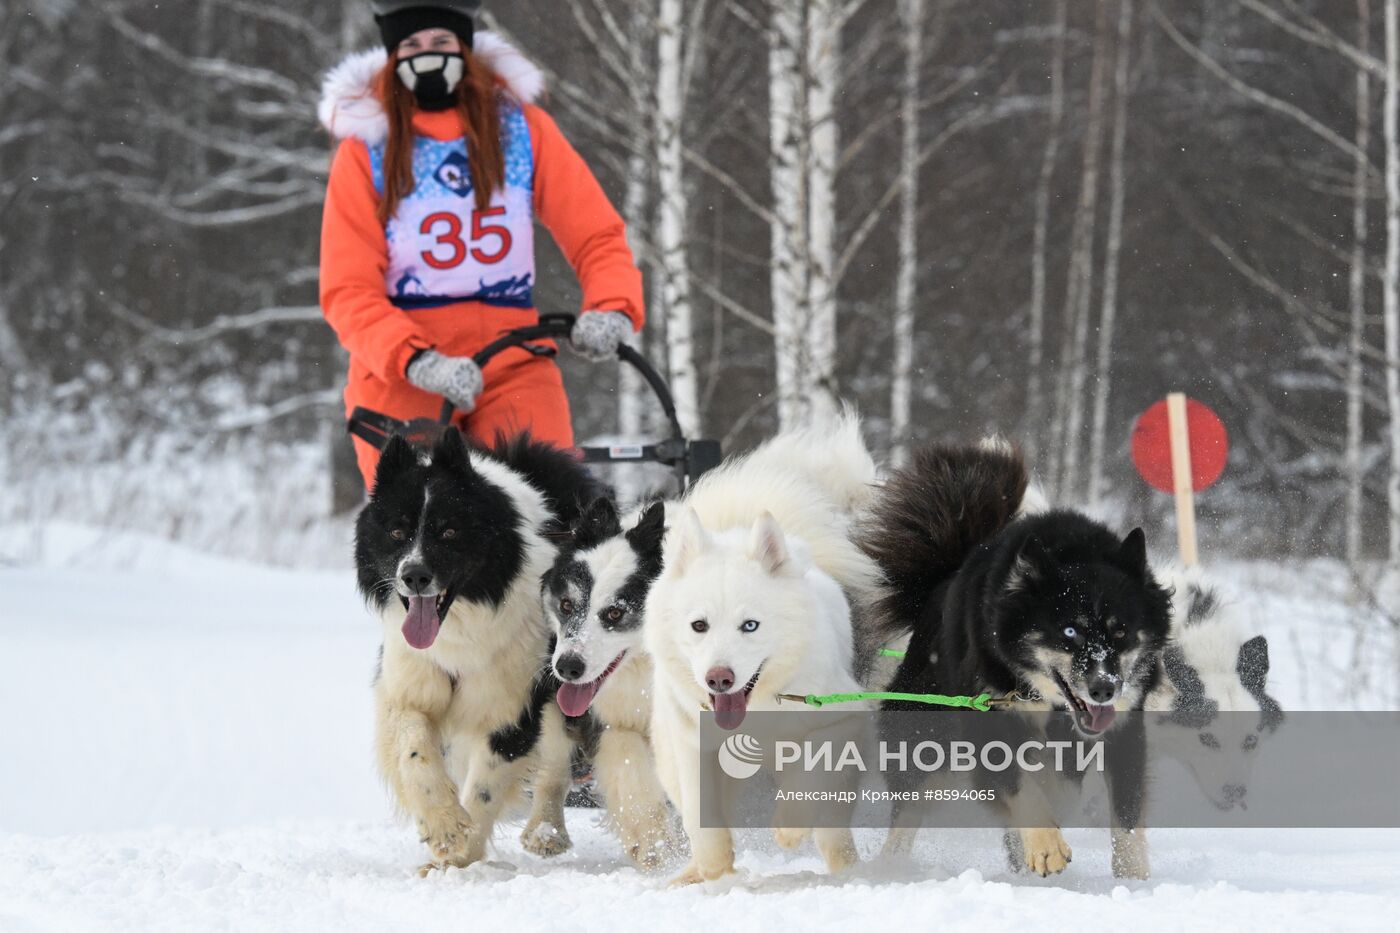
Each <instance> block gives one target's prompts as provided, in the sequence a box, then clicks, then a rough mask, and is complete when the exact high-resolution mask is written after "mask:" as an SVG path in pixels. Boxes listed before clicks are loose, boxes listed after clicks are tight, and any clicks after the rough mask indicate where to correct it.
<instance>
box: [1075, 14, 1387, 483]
mask: <svg viewBox="0 0 1400 933" xmlns="http://www.w3.org/2000/svg"><path fill="white" fill-rule="evenodd" d="M1362 2H1365V0H1362ZM1132 35H1133V0H1119V6H1118V50H1117V59H1116V62H1115V64H1114V70H1113V141H1112V143H1111V144H1110V145H1111V147H1112V149H1111V153H1110V155H1109V169H1108V171H1109V182H1108V184H1109V207H1108V245H1107V247H1106V254H1105V256H1104V271H1103V309H1102V311H1101V312H1100V315H1099V345H1098V357H1097V360H1096V365H1095V372H1096V373H1097V375H1098V382H1097V383H1095V385H1094V422H1093V428H1092V434H1091V436H1090V442H1089V503H1090V504H1091V505H1097V504H1098V503H1099V501H1100V499H1101V498H1102V496H1103V485H1104V455H1105V451H1106V448H1107V446H1108V401H1109V393H1110V391H1111V388H1112V385H1113V334H1114V329H1115V326H1116V323H1117V320H1118V267H1119V257H1120V255H1121V254H1122V251H1123V200H1124V196H1125V192H1124V188H1125V179H1124V176H1125V174H1126V167H1125V165H1124V160H1123V151H1124V149H1125V148H1126V146H1127V139H1128V94H1129V90H1130V89H1129V66H1130V59H1131V53H1132Z"/></svg>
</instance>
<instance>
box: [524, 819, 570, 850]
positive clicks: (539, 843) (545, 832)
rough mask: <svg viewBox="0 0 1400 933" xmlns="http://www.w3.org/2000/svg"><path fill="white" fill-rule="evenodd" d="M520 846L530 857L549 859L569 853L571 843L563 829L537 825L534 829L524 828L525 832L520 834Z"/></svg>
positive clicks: (551, 824) (549, 825)
mask: <svg viewBox="0 0 1400 933" xmlns="http://www.w3.org/2000/svg"><path fill="white" fill-rule="evenodd" d="M520 844H521V845H522V846H524V847H525V851H526V852H529V853H530V854H531V855H537V856H539V857H540V858H551V857H553V856H555V855H562V854H563V853H565V852H567V851H569V847H570V846H572V845H573V842H572V841H571V840H570V839H569V833H568V831H567V830H565V829H564V827H562V826H555V825H554V824H553V823H538V824H536V825H535V826H534V827H529V826H527V827H525V831H524V832H523V833H521V834H520Z"/></svg>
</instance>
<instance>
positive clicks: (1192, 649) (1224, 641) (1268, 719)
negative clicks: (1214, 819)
mask: <svg viewBox="0 0 1400 933" xmlns="http://www.w3.org/2000/svg"><path fill="white" fill-rule="evenodd" d="M1165 578H1166V579H1168V580H1170V581H1171V582H1172V585H1173V590H1174V595H1173V597H1172V604H1173V613H1172V614H1173V619H1172V637H1171V643H1170V645H1168V647H1167V650H1166V651H1165V652H1164V653H1163V655H1162V673H1163V676H1162V677H1161V678H1160V680H1159V682H1158V684H1157V686H1156V688H1155V689H1154V690H1153V691H1152V693H1151V694H1150V695H1149V696H1148V698H1147V709H1148V710H1150V711H1153V712H1162V713H1166V714H1168V715H1166V716H1164V717H1162V718H1161V720H1160V721H1158V722H1156V723H1154V726H1155V728H1154V733H1153V747H1152V751H1153V753H1154V754H1160V755H1163V756H1166V757H1170V758H1176V759H1177V760H1179V761H1182V762H1184V763H1186V765H1187V767H1188V768H1189V769H1190V771H1191V775H1192V777H1194V778H1195V779H1196V783H1197V784H1198V785H1199V786H1200V789H1201V792H1202V793H1204V794H1205V795H1206V796H1207V797H1209V798H1210V800H1211V802H1212V803H1214V804H1215V805H1216V806H1217V807H1219V808H1220V809H1222V810H1231V809H1234V808H1235V807H1244V806H1246V799H1247V795H1248V791H1249V779H1250V775H1251V772H1252V770H1253V767H1254V761H1255V759H1256V758H1257V756H1258V750H1259V746H1260V745H1261V744H1262V743H1263V742H1265V741H1266V740H1267V739H1268V738H1269V737H1270V736H1271V735H1272V734H1273V733H1274V731H1275V730H1276V729H1277V728H1278V727H1279V725H1280V724H1281V723H1282V722H1283V707H1282V706H1280V705H1279V702H1278V701H1277V700H1276V699H1274V698H1273V697H1272V696H1271V695H1270V694H1269V692H1268V689H1267V688H1268V680H1269V642H1268V640H1267V639H1266V638H1265V637H1264V636H1263V635H1255V636H1253V637H1250V636H1249V635H1247V634H1246V633H1247V631H1248V625H1247V624H1246V620H1245V619H1243V618H1242V617H1241V616H1242V613H1241V611H1240V608H1241V607H1240V604H1239V603H1238V602H1236V601H1235V600H1234V599H1232V598H1231V596H1230V595H1229V594H1228V593H1227V592H1225V591H1223V590H1221V589H1220V587H1219V586H1218V585H1215V584H1212V583H1210V582H1207V581H1206V579H1205V577H1204V576H1203V574H1202V573H1201V571H1200V569H1199V568H1194V567H1193V568H1183V567H1172V568H1169V569H1168V570H1167V572H1166V573H1165ZM1231 714H1238V715H1231Z"/></svg>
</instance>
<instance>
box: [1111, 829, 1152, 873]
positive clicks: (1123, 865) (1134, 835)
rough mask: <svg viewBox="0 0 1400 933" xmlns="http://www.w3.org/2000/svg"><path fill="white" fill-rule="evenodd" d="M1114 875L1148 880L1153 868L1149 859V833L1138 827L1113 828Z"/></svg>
mask: <svg viewBox="0 0 1400 933" xmlns="http://www.w3.org/2000/svg"><path fill="white" fill-rule="evenodd" d="M1112 863H1113V877H1115V878H1133V879H1136V880H1137V881H1146V880H1147V877H1148V875H1149V874H1151V870H1150V869H1149V867H1148V861H1147V834H1146V831H1145V830H1143V829H1141V828H1138V829H1136V830H1133V831H1131V832H1129V831H1128V830H1122V829H1115V830H1113V857H1112Z"/></svg>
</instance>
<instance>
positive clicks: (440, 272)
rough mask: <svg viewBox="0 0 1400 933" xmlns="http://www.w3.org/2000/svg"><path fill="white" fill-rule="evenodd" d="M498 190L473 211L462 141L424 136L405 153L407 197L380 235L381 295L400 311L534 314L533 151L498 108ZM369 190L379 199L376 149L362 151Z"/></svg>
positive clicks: (380, 161)
mask: <svg viewBox="0 0 1400 933" xmlns="http://www.w3.org/2000/svg"><path fill="white" fill-rule="evenodd" d="M501 144H502V147H503V149H504V150H505V157H506V184H505V190H504V191H497V192H496V193H495V194H494V195H493V196H492V199H491V206H490V207H488V208H487V209H485V210H479V209H478V208H477V206H476V188H475V186H474V185H473V183H472V177H471V167H470V163H469V162H468V159H467V148H466V141H465V140H464V139H456V140H451V141H448V142H443V141H440V140H436V139H430V138H428V137H424V136H418V137H415V140H414V145H413V179H414V190H413V193H412V194H410V195H408V196H407V197H406V198H404V199H403V201H402V202H401V203H400V204H399V209H398V211H397V213H396V214H395V215H394V217H393V218H392V219H391V220H390V221H389V223H388V225H387V226H386V227H385V231H384V233H385V237H386V238H387V240H388V244H389V269H388V272H387V274H386V275H385V282H384V284H385V290H386V292H387V293H388V295H389V298H390V300H391V301H393V302H394V304H395V305H397V306H399V307H401V308H407V309H412V308H435V307H440V306H442V305H446V304H453V303H455V302H459V301H480V302H484V303H486V304H491V305H498V306H502V307H510V308H529V307H533V306H534V285H535V223H534V192H533V185H534V177H535V164H534V151H533V149H532V148H531V146H530V130H529V126H528V125H527V124H526V122H525V114H524V112H523V111H521V109H520V108H519V107H515V106H510V105H503V110H502V119H501ZM370 165H371V168H372V169H373V171H374V186H375V189H376V190H378V191H379V193H380V195H381V196H382V195H383V193H384V146H382V145H380V146H374V147H371V148H370Z"/></svg>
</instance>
